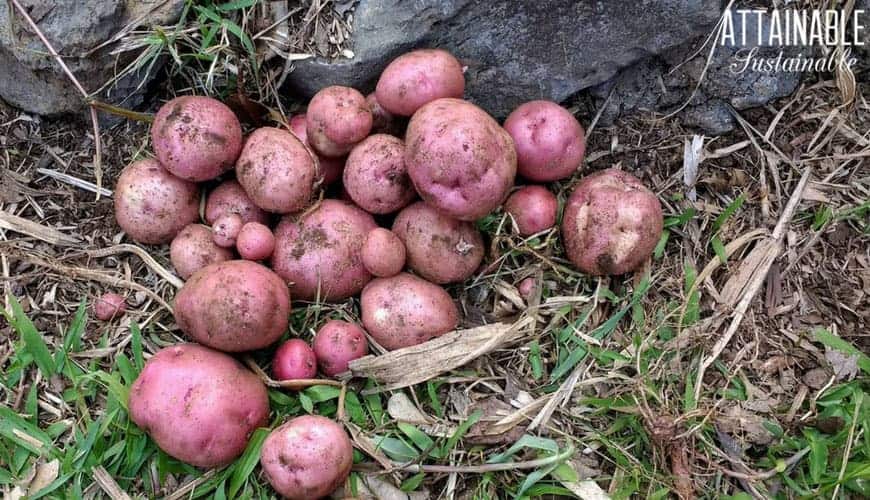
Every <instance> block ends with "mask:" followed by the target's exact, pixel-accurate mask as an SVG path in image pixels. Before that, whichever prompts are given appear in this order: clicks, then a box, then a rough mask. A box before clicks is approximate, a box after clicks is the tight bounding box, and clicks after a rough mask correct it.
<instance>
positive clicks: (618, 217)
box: [562, 168, 664, 276]
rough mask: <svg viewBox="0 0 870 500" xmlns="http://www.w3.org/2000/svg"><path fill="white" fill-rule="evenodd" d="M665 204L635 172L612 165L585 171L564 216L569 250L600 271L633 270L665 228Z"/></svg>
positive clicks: (583, 265)
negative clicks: (663, 210) (584, 175)
mask: <svg viewBox="0 0 870 500" xmlns="http://www.w3.org/2000/svg"><path fill="white" fill-rule="evenodd" d="M663 226H664V219H663V215H662V206H661V203H659V200H658V198H656V195H655V193H653V192H652V191H650V190H649V189H647V188H646V186H644V185H643V184H642V183H641V182H640V180H638V179H637V178H636V177H634V176H633V175H631V174H628V173H626V172H623V171H621V170H617V169H614V168H610V169H607V170H602V171H600V172H596V173H594V174H592V175H589V176H587V177H584V178H583V179H582V180H581V181H580V183H579V184H577V186H576V187H575V188H574V192H573V193H571V197H570V198H569V199H568V204H567V205H566V206H565V214H564V216H563V218H562V240H563V242H564V245H565V254H566V256H567V257H568V258H569V259H570V260H571V262H573V263H574V265H575V266H577V268H578V269H580V270H581V271H583V272H585V273H587V274H592V275H595V276H601V275H617V274H624V273H627V272H629V271H633V270H635V269H637V268H638V267H640V266H641V264H643V263H644V261H646V260H647V259H648V258H649V257H650V256H651V255H652V253H653V250H654V249H655V246H656V244H657V243H658V241H659V238H660V237H661V234H662V228H663Z"/></svg>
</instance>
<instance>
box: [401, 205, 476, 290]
mask: <svg viewBox="0 0 870 500" xmlns="http://www.w3.org/2000/svg"><path fill="white" fill-rule="evenodd" d="M393 232H394V233H396V236H398V237H399V239H400V240H402V242H403V243H404V244H405V248H406V249H407V252H408V267H410V268H411V269H413V270H414V272H416V273H417V274H419V275H420V276H422V277H423V278H426V279H427V280H429V281H432V282H434V283H438V284H441V285H443V284H446V283H456V282H459V281H462V280H464V279H466V278H468V277H469V276H471V275H472V274H474V271H475V270H476V269H477V268H478V266H480V263H481V262H482V261H483V254H484V251H485V248H484V244H483V236H482V235H481V234H480V231H479V230H478V229H477V227H476V226H475V225H474V224H473V223H471V222H465V221H461V220H456V219H454V218H452V217H449V216H447V215H444V214H442V213H441V212H439V211H437V210H435V209H434V208H432V207H431V206H429V205H428V204H426V203H424V202H422V201H420V202H417V203H414V204H413V205H411V206H409V207H407V208H405V209H404V210H402V211H401V212H399V215H398V216H396V220H395V221H394V222H393Z"/></svg>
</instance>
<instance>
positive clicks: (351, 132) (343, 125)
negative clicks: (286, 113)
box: [306, 85, 372, 157]
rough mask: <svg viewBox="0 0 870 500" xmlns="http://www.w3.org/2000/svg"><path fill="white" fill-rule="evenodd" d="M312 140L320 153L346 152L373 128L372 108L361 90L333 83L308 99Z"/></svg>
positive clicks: (307, 116)
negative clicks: (309, 100)
mask: <svg viewBox="0 0 870 500" xmlns="http://www.w3.org/2000/svg"><path fill="white" fill-rule="evenodd" d="M306 120H307V126H306V131H307V134H308V143H309V144H311V147H313V148H314V150H315V151H317V152H318V153H319V154H322V155H323V156H328V157H337V156H344V155H346V154H347V153H349V152H350V150H351V149H353V147H354V145H356V144H357V143H358V142H360V141H361V140H363V139H365V138H366V136H368V135H369V133H370V132H371V130H372V110H371V109H370V108H369V105H368V103H366V98H365V96H363V95H362V94H360V93H359V91H358V90H355V89H352V88H350V87H342V86H340V85H333V86H330V87H326V88H324V89H322V90H320V92H318V93H317V94H315V95H314V97H312V98H311V102H309V103H308V114H307V115H306Z"/></svg>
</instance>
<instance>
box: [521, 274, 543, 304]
mask: <svg viewBox="0 0 870 500" xmlns="http://www.w3.org/2000/svg"><path fill="white" fill-rule="evenodd" d="M537 288H538V284H537V283H536V282H535V278H532V277H528V278H526V279H524V280H522V281H520V282H519V283H518V284H517V291H518V292H520V297H522V298H524V299H525V300H529V299H531V298H532V295H534V293H535V291H536V290H537Z"/></svg>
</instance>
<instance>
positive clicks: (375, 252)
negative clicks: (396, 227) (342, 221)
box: [362, 227, 406, 278]
mask: <svg viewBox="0 0 870 500" xmlns="http://www.w3.org/2000/svg"><path fill="white" fill-rule="evenodd" d="M405 257H406V250H405V244H404V243H402V240H401V239H399V237H398V236H396V234H395V233H393V232H392V231H390V230H389V229H384V228H382V227H378V228H375V229H372V230H371V231H369V234H368V235H367V236H366V241H365V244H364V245H363V248H362V260H363V265H364V266H366V269H368V270H369V272H370V273H372V274H374V275H375V276H377V277H378V278H389V277H390V276H395V275H397V274H399V273H400V272H402V268H404V267H405Z"/></svg>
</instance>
